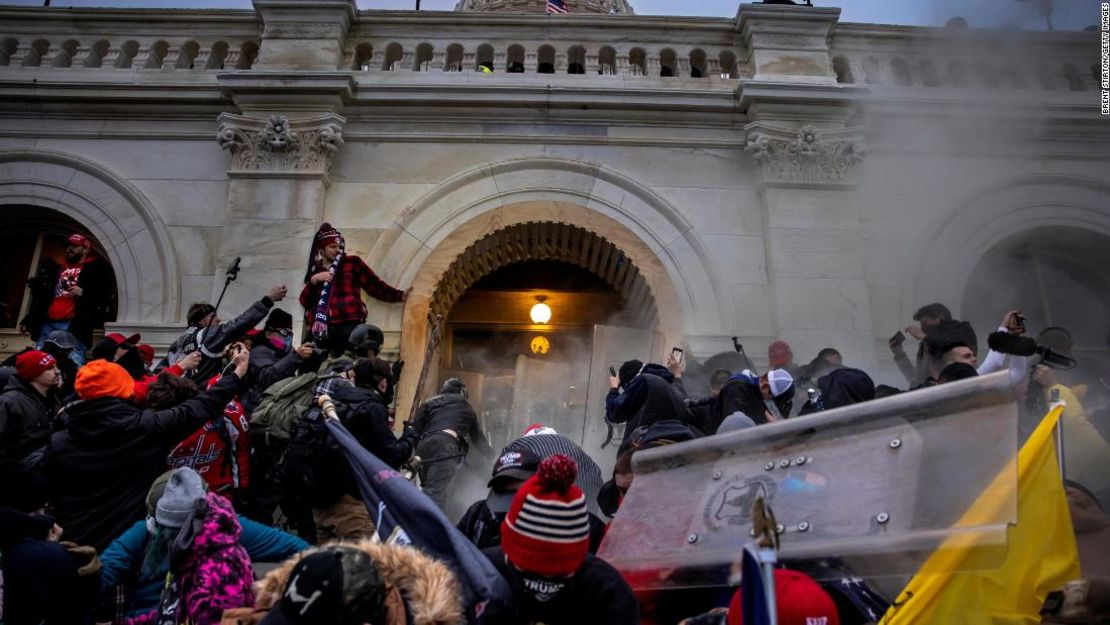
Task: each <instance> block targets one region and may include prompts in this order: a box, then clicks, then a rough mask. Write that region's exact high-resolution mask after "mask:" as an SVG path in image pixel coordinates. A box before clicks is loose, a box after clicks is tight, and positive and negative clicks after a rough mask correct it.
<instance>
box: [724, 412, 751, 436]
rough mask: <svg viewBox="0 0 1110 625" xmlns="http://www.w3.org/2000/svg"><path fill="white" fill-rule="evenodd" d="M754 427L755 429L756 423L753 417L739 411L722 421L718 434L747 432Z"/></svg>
mask: <svg viewBox="0 0 1110 625" xmlns="http://www.w3.org/2000/svg"><path fill="white" fill-rule="evenodd" d="M752 427H755V421H752V418H751V417H749V416H748V415H746V414H744V413H743V412H740V411H739V410H738V411H736V412H734V413H732V414H730V415H729V416H727V417H725V419H724V421H721V425H720V426H719V427H718V428H717V433H718V434H724V433H725V432H735V431H736V430H746V429H748V428H752Z"/></svg>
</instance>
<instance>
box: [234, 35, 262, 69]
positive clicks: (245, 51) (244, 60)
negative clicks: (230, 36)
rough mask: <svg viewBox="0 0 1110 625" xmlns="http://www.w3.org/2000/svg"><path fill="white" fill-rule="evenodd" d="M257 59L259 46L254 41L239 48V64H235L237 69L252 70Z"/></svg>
mask: <svg viewBox="0 0 1110 625" xmlns="http://www.w3.org/2000/svg"><path fill="white" fill-rule="evenodd" d="M257 58H258V44H257V43H255V42H254V41H247V42H245V43H243V45H242V46H241V47H240V48H239V62H238V63H236V64H235V69H250V68H251V66H252V65H254V60H255V59H257Z"/></svg>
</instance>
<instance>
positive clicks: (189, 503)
mask: <svg viewBox="0 0 1110 625" xmlns="http://www.w3.org/2000/svg"><path fill="white" fill-rule="evenodd" d="M206 492H207V489H206V488H205V485H204V480H203V479H202V478H201V477H200V474H199V473H197V472H196V471H194V470H192V469H190V468H189V467H181V468H179V469H174V471H173V473H171V474H170V479H169V481H168V482H166V490H165V491H164V492H163V493H162V498H161V499H159V500H158V505H157V506H155V508H154V520H155V521H157V522H158V524H159V525H162V526H165V527H174V528H176V527H181V526H183V525H185V523H186V522H187V521H188V520H189V518H190V517H191V516H192V515H193V511H194V510H195V509H196V502H197V500H198V499H204V497H205V494H206Z"/></svg>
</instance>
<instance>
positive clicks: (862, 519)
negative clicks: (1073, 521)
mask: <svg viewBox="0 0 1110 625" xmlns="http://www.w3.org/2000/svg"><path fill="white" fill-rule="evenodd" d="M1016 457H1017V404H1016V402H1015V397H1014V392H1013V390H1012V389H1011V388H1010V386H1009V384H1008V374H1006V373H1005V372H1003V373H998V374H994V375H990V376H984V377H981V378H975V379H971V380H965V381H961V382H955V383H950V384H944V385H941V386H937V387H934V388H932V389H925V390H920V391H914V392H912V393H904V394H901V395H896V396H894V397H889V398H886V399H881V400H875V401H869V402H865V403H861V404H856V405H853V406H848V407H844V408H839V409H836V410H829V411H826V412H822V413H817V414H814V415H809V416H805V417H795V418H793V419H788V420H785V421H778V422H775V423H770V424H767V425H761V426H757V427H754V428H749V429H746V430H740V431H736V432H731V433H727V434H721V435H717V436H710V437H706V438H701V439H697V440H694V441H689V442H686V443H681V444H676V445H670V446H667V447H661V448H656V449H649V450H644V451H641V452H638V453H637V454H636V455H635V456H634V457H633V468H634V474H635V478H634V481H633V483H632V487H631V488H630V489H629V492H628V494H627V496H626V497H625V499H624V501H623V502H622V504H621V508H620V510H619V511H618V513H617V515H616V517H615V518H614V521H613V524H612V525H611V526H610V528H609V533H608V535H607V537H606V539H605V542H604V543H603V544H602V547H601V550H600V553H599V554H598V555H599V556H600V557H602V558H604V559H606V560H607V561H609V562H610V563H612V564H613V565H614V566H615V567H617V568H618V569H619V570H621V571H622V572H624V573H626V575H627V576H628V577H629V579H630V580H631V581H632V582H633V585H634V586H636V587H643V588H651V587H655V588H665V587H684V586H717V585H727V584H729V579H730V571H731V570H732V569H733V567H734V566H735V565H737V563H738V561H739V553H740V547H741V545H743V544H744V543H745V542H748V541H750V540H751V527H752V523H751V509H752V503H753V502H754V501H755V499H756V498H757V497H763V498H764V500H765V501H766V502H767V503H768V504H769V505H770V506H771V508H772V509H773V511H774V513H775V515H776V517H777V522H778V529H779V539H780V542H781V547H780V551H779V557H780V560H783V561H788V562H789V561H799V562H802V561H809V562H810V563H812V562H817V561H835V562H837V563H838V566H840V565H843V566H846V567H847V568H848V569H849V570H851V571H852V572H853V573H854V574H855V575H858V576H860V577H875V576H881V575H906V574H910V573H913V572H914V571H916V570H917V569H918V567H919V566H920V565H921V564H922V563H923V562H924V560H925V559H926V558H927V557H928V556H929V555H930V554H931V553H933V552H934V551H935V550H938V549H940V548H942V547H943V548H945V549H949V548H951V549H957V548H958V549H960V550H961V551H960V553H961V557H960V558H957V559H954V560H953V564H952V566H954V567H956V568H958V570H973V569H978V568H990V567H992V566H996V565H997V564H999V563H1000V562H1001V561H1002V560H1003V559H1004V557H1005V552H1006V531H1007V526H1008V525H1009V524H1011V523H1014V522H1015V520H1016V518H1015V517H1016V514H1017V494H1016V493H1017V468H1016ZM973 504H974V510H975V512H974V514H969V513H968V511H969V510H970V509H971V508H972V507H973ZM843 566H841V568H840V569H839V570H837V572H836V573H835V574H832V573H831V574H830V575H831V576H834V577H841V576H843ZM806 568H807V570H811V571H816V576H817V577H820V567H806Z"/></svg>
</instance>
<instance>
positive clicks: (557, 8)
mask: <svg viewBox="0 0 1110 625" xmlns="http://www.w3.org/2000/svg"><path fill="white" fill-rule="evenodd" d="M547 12H548V13H559V14H561V15H565V14H567V13H570V11H568V10H567V4H566V3H565V2H563V0H547Z"/></svg>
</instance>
